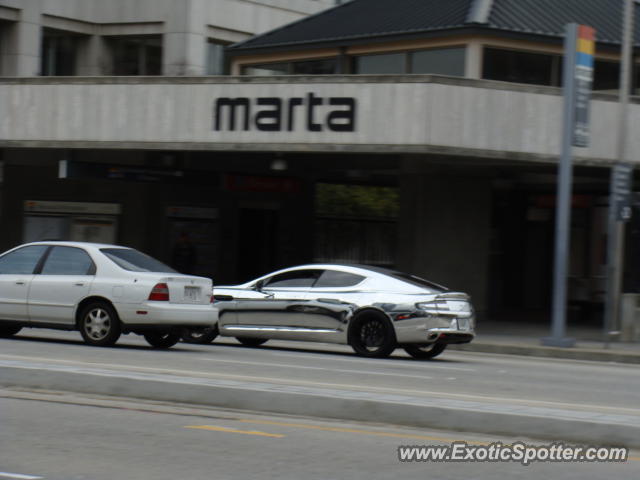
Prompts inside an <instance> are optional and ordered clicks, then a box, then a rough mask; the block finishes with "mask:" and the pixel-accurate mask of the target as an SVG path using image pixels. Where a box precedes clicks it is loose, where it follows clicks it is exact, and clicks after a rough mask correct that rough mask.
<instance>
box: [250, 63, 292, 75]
mask: <svg viewBox="0 0 640 480" xmlns="http://www.w3.org/2000/svg"><path fill="white" fill-rule="evenodd" d="M242 75H256V76H271V75H289V64H288V63H266V64H263V65H249V66H246V67H242Z"/></svg>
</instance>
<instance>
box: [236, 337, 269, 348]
mask: <svg viewBox="0 0 640 480" xmlns="http://www.w3.org/2000/svg"><path fill="white" fill-rule="evenodd" d="M236 340H238V341H239V342H240V343H241V344H242V345H244V346H245V347H259V346H260V345H262V344H263V343H265V342H266V341H268V340H269V339H268V338H249V337H236Z"/></svg>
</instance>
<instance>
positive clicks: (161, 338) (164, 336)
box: [144, 331, 180, 348]
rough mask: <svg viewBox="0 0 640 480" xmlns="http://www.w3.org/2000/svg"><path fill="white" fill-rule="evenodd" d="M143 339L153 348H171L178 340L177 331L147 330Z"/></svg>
mask: <svg viewBox="0 0 640 480" xmlns="http://www.w3.org/2000/svg"><path fill="white" fill-rule="evenodd" d="M144 339H145V340H146V341H147V343H148V344H149V345H151V346H152V347H153V348H171V347H173V346H174V345H175V344H176V343H178V342H179V341H180V333H179V332H173V331H171V332H162V331H160V332H147V333H145V334H144Z"/></svg>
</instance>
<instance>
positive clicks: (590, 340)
mask: <svg viewBox="0 0 640 480" xmlns="http://www.w3.org/2000/svg"><path fill="white" fill-rule="evenodd" d="M550 333H551V326H550V325H549V324H544V323H541V322H527V323H518V322H508V321H491V320H486V321H480V322H478V325H477V328H476V334H477V336H476V338H475V339H474V341H473V342H471V343H468V344H465V345H451V346H450V347H449V348H451V349H452V350H464V351H468V352H485V353H504V354H511V355H528V356H534V357H551V358H565V359H572V360H591V361H598V362H618V363H636V364H640V342H635V343H632V342H618V341H611V342H610V343H609V345H608V347H607V346H606V345H605V342H604V339H603V335H602V329H601V328H600V326H598V325H572V324H570V325H569V326H568V327H567V337H570V338H575V339H576V344H575V346H574V347H571V348H558V347H546V346H543V345H542V342H541V339H542V338H543V337H547V336H549V335H550Z"/></svg>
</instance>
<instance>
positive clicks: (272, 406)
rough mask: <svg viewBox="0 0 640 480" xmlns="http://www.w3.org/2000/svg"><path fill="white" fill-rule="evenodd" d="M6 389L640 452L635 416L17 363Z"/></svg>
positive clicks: (9, 369)
mask: <svg viewBox="0 0 640 480" xmlns="http://www.w3.org/2000/svg"><path fill="white" fill-rule="evenodd" d="M0 387H4V388H29V389H43V390H57V391H67V392H74V393H83V394H96V395H106V396H117V397H129V398H137V399H144V400H155V401H166V402H180V403H186V404H193V405H205V406H210V407H218V408H228V409H234V410H250V411H259V412H267V413H275V414H287V415H297V416H307V417H309V416H312V417H320V418H331V419H339V420H349V421H363V422H374V423H386V424H394V425H406V426H411V427H423V428H430V429H441V430H450V431H460V432H477V433H484V434H492V435H507V436H515V437H520V438H521V437H531V438H536V439H549V440H554V441H565V442H573V443H585V444H590V445H591V444H594V443H601V444H602V445H612V446H626V447H630V448H640V418H638V417H635V416H629V415H603V414H602V413H597V412H586V411H570V410H557V409H550V408H540V407H530V406H522V405H504V404H502V405H501V404H497V403H496V404H489V403H479V402H465V401H454V400H448V399H442V398H440V399H438V398H430V397H410V396H406V395H402V396H400V395H388V394H384V395H383V394H377V393H372V392H363V391H356V390H353V391H345V390H330V389H324V388H318V387H305V386H298V385H281V384H269V383H257V382H256V383H246V382H239V381H230V380H221V379H215V378H204V377H177V376H172V375H164V374H163V375H158V374H145V373H139V372H134V371H122V370H103V369H92V368H81V369H73V368H70V367H64V366H47V365H44V364H36V363H33V364H25V363H22V364H20V365H18V364H17V362H16V363H15V364H14V365H11V364H7V362H5V363H4V364H2V365H0Z"/></svg>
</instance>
